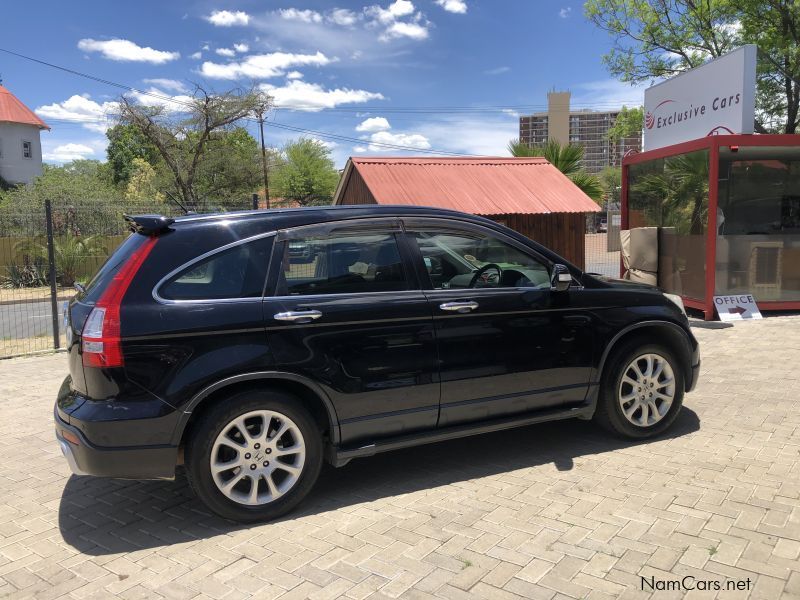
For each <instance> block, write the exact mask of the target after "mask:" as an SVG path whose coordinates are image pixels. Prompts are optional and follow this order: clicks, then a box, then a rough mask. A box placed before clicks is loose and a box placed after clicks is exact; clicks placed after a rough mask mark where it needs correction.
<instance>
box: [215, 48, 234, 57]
mask: <svg viewBox="0 0 800 600" xmlns="http://www.w3.org/2000/svg"><path fill="white" fill-rule="evenodd" d="M214 52H216V53H217V54H219V55H220V56H225V57H227V58H233V57H234V56H236V51H235V50H231V49H230V48H217V49H216V50H214Z"/></svg>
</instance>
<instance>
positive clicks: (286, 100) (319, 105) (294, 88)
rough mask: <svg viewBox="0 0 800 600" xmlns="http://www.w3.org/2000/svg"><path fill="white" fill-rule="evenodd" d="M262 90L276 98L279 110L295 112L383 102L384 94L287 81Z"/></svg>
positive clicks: (266, 86)
mask: <svg viewBox="0 0 800 600" xmlns="http://www.w3.org/2000/svg"><path fill="white" fill-rule="evenodd" d="M261 89H263V90H264V91H266V92H268V93H269V95H270V96H272V97H273V98H274V102H275V106H276V107H278V108H290V109H294V110H305V111H312V112H313V111H319V110H322V109H323V108H335V107H336V106H339V105H340V104H360V103H363V102H369V101H370V100H383V99H384V96H383V94H379V93H377V92H368V91H366V90H353V89H350V88H336V89H325V88H323V87H322V86H321V85H319V84H316V83H308V82H306V81H301V80H297V79H295V80H292V81H287V82H286V84H285V85H283V86H280V87H277V86H273V85H270V84H266V83H265V84H262V85H261Z"/></svg>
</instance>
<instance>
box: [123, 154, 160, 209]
mask: <svg viewBox="0 0 800 600" xmlns="http://www.w3.org/2000/svg"><path fill="white" fill-rule="evenodd" d="M124 196H125V200H127V201H134V202H147V201H150V202H152V201H155V202H163V201H164V194H162V193H161V192H160V191H159V190H158V184H157V174H156V170H155V169H154V168H153V165H151V164H150V163H149V162H147V161H146V160H145V159H143V158H134V159H133V164H132V168H131V170H130V175H129V176H128V183H127V184H126V185H125V194H124Z"/></svg>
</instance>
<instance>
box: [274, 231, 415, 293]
mask: <svg viewBox="0 0 800 600" xmlns="http://www.w3.org/2000/svg"><path fill="white" fill-rule="evenodd" d="M283 252H284V254H283V268H282V269H281V271H282V275H283V277H282V279H283V281H282V282H281V286H280V289H279V294H280V295H290V296H294V295H307V294H347V293H362V292H392V291H398V290H406V289H408V282H407V279H406V274H405V271H404V269H403V261H402V259H401V258H400V252H399V250H398V247H397V240H396V239H395V236H394V235H393V234H391V233H381V234H369V233H363V234H354V235H332V236H324V237H301V238H295V239H291V240H289V241H287V242H286V243H285V244H284V250H283Z"/></svg>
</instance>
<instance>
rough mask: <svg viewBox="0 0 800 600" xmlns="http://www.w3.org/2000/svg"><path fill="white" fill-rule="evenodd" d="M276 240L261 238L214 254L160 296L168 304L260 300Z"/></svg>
mask: <svg viewBox="0 0 800 600" xmlns="http://www.w3.org/2000/svg"><path fill="white" fill-rule="evenodd" d="M273 239H274V238H272V237H268V238H262V239H259V240H254V241H252V242H248V243H246V244H241V245H239V246H234V247H233V248H230V249H228V250H223V251H222V252H217V253H216V254H212V255H211V256H209V257H208V258H206V259H204V260H201V261H199V262H196V263H194V264H193V265H191V266H189V267H187V268H186V269H185V270H183V271H181V272H180V273H178V274H177V275H175V276H174V277H172V278H171V279H170V280H169V281H167V282H166V283H164V284H163V285H162V286H161V287H160V288H159V295H160V296H161V297H162V298H165V299H167V300H219V299H225V298H259V297H261V294H262V292H263V289H264V280H265V278H266V275H267V264H268V262H269V253H270V250H271V249H272V242H273Z"/></svg>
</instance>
